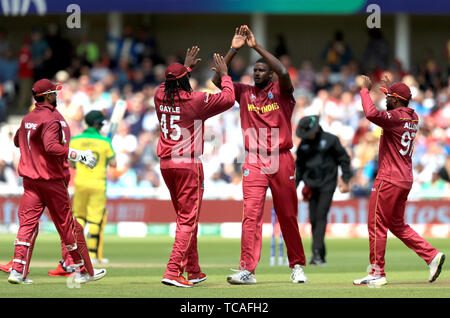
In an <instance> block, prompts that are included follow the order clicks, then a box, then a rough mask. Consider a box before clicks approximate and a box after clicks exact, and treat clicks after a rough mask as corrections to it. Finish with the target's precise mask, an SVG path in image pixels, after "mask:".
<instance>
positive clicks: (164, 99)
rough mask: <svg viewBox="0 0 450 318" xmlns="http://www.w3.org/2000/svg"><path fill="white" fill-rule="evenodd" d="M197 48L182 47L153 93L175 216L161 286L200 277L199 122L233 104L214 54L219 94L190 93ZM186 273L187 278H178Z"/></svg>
mask: <svg viewBox="0 0 450 318" xmlns="http://www.w3.org/2000/svg"><path fill="white" fill-rule="evenodd" d="M198 52H199V48H198V47H196V46H194V47H192V48H191V49H188V51H187V54H186V59H185V63H184V66H183V65H181V64H180V63H172V64H170V65H169V66H168V67H167V69H166V74H165V75H166V80H165V82H163V83H162V84H161V85H160V87H159V88H158V89H157V91H156V93H155V106H156V111H157V116H158V120H159V122H160V125H161V133H160V137H159V142H158V150H157V152H158V156H159V157H160V159H161V164H160V167H161V174H162V176H163V178H164V181H165V183H166V185H167V187H168V189H169V191H170V196H171V199H172V204H173V207H174V209H175V213H176V216H177V219H176V224H177V225H176V232H175V242H174V244H173V247H172V253H171V255H170V259H169V262H168V264H167V267H166V271H165V273H164V276H163V279H162V281H161V282H162V283H163V284H166V285H171V286H177V287H192V286H193V285H194V284H195V283H199V282H201V281H204V280H205V279H206V275H205V274H204V273H202V271H201V269H200V266H199V261H198V251H197V230H198V221H199V215H200V208H201V205H202V198H203V166H202V161H201V159H200V158H199V157H200V156H201V155H202V153H203V131H204V121H205V120H206V119H208V118H210V117H212V116H215V115H217V114H219V113H221V112H223V111H225V110H227V109H229V108H231V107H232V106H233V105H234V89H233V84H232V82H231V78H230V77H229V76H228V68H227V65H226V64H225V62H224V60H223V57H221V56H219V55H218V54H214V67H213V68H212V69H213V70H214V71H215V72H216V73H217V76H218V77H220V78H221V87H222V92H220V93H217V94H209V93H203V92H193V91H192V88H191V86H190V83H189V73H190V72H191V68H193V67H194V66H195V65H197V63H198V62H199V61H200V59H199V58H197V55H198ZM185 271H186V272H187V275H188V276H187V280H186V278H185V277H184V276H183V273H184V272H185Z"/></svg>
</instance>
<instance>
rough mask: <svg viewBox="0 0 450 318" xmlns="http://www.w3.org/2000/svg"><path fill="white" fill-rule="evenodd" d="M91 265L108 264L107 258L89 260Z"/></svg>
mask: <svg viewBox="0 0 450 318" xmlns="http://www.w3.org/2000/svg"><path fill="white" fill-rule="evenodd" d="M91 263H92V265H98V264H108V263H109V259H108V258H102V259H101V260H99V259H98V258H91Z"/></svg>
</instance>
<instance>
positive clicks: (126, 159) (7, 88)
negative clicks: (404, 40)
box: [0, 27, 450, 200]
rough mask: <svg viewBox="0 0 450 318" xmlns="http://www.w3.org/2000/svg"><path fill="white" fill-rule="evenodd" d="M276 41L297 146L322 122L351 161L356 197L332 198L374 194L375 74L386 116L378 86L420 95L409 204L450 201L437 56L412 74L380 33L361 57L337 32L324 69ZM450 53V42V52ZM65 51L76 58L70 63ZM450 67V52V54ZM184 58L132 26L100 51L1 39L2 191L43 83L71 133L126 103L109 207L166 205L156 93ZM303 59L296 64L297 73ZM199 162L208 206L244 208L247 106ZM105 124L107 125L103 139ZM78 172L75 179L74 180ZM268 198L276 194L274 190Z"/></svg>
mask: <svg viewBox="0 0 450 318" xmlns="http://www.w3.org/2000/svg"><path fill="white" fill-rule="evenodd" d="M285 43H286V42H285V40H284V39H283V36H282V35H278V37H277V44H276V47H275V48H274V49H273V50H272V51H273V52H274V53H275V54H276V55H277V56H278V57H279V58H280V60H281V61H282V63H283V64H284V65H285V67H286V68H287V69H288V70H289V73H290V75H291V79H292V82H293V85H294V87H295V91H294V95H295V98H296V106H295V109H294V114H293V116H292V131H293V139H294V148H293V149H292V152H293V154H294V155H295V150H296V147H297V145H298V144H299V142H300V140H299V139H298V138H297V137H296V136H295V129H296V127H297V124H298V121H299V120H300V118H302V117H303V116H306V115H319V116H320V124H321V126H322V128H323V129H324V130H325V131H329V132H331V133H333V134H335V135H337V136H338V137H339V138H340V139H341V142H342V144H343V145H344V146H345V148H346V149H347V151H348V153H349V155H350V156H351V158H352V162H351V163H352V169H353V175H354V177H353V178H352V180H351V186H352V191H351V193H350V194H348V195H347V194H346V195H344V194H340V193H339V191H336V194H335V199H347V198H350V197H367V196H368V195H369V194H370V190H371V185H372V183H373V181H374V177H375V175H376V172H377V155H378V141H379V137H380V134H381V130H380V129H379V128H378V127H376V126H374V125H373V124H371V123H370V122H369V121H368V120H366V119H365V117H364V114H363V110H362V106H361V102H360V100H359V90H358V87H357V86H356V84H355V77H356V76H357V75H358V74H366V75H369V76H371V77H372V79H373V82H374V88H373V89H372V92H371V95H372V98H373V100H374V102H375V105H376V107H377V108H378V109H380V110H384V109H385V105H386V102H385V96H384V94H383V93H382V92H381V91H380V90H379V89H378V87H380V85H381V83H382V82H381V79H383V78H384V77H385V76H387V78H389V80H390V81H403V82H404V83H406V84H407V85H408V86H409V87H410V88H411V92H412V100H411V102H410V105H409V107H412V108H413V109H414V110H415V111H416V112H417V114H418V115H419V118H420V132H419V134H418V136H417V137H416V141H415V150H414V155H413V168H414V177H415V183H414V186H413V189H412V191H411V193H410V199H442V198H447V199H448V198H450V179H449V175H450V74H449V69H445V68H443V67H439V66H438V64H437V62H436V60H435V58H434V57H433V52H431V51H428V52H424V59H423V61H422V62H421V63H420V64H419V65H417V66H415V67H413V68H412V70H411V71H410V72H407V71H405V70H403V68H402V66H401V63H399V62H398V61H396V60H395V59H393V58H392V55H391V48H390V44H389V43H388V42H387V41H386V40H385V39H384V38H383V35H382V33H381V31H380V30H379V29H372V30H371V31H370V32H369V36H368V38H367V47H366V49H365V50H364V52H363V54H362V56H354V54H353V53H352V51H351V48H350V46H349V44H347V43H346V41H345V37H344V34H343V33H342V32H340V31H337V32H336V33H335V34H334V36H333V38H332V39H331V41H329V43H326V44H324V50H323V52H321V56H322V63H321V64H320V66H317V65H313V63H312V62H311V61H308V60H302V61H293V56H295V54H294V52H290V51H289V49H288V48H287V47H286V44H285ZM443 45H444V46H445V45H447V48H448V47H450V40H449V43H444V44H443ZM68 52H72V53H71V54H68ZM446 54H447V56H446V58H447V60H448V61H449V65H450V56H449V54H450V52H448V51H446ZM183 58H184V56H175V55H174V56H167V57H161V56H160V55H159V54H158V46H157V42H156V41H155V39H154V38H153V37H152V35H151V34H150V33H149V31H148V30H146V29H145V28H142V29H140V30H139V31H138V32H137V34H135V32H134V30H133V29H132V28H131V27H126V28H125V29H124V31H123V35H122V36H121V37H114V36H112V35H108V37H107V48H106V49H105V50H103V48H100V47H99V46H98V45H97V44H96V43H95V42H93V41H90V40H89V38H88V37H87V36H82V37H81V39H80V42H79V43H77V44H76V45H75V44H73V43H70V42H69V41H68V40H66V39H64V38H63V37H62V36H61V35H60V33H59V32H58V29H57V27H50V28H49V30H48V31H47V32H44V30H41V29H39V28H34V29H33V30H32V32H31V36H30V37H29V38H26V39H25V40H24V42H23V45H22V46H21V48H20V50H19V52H13V50H12V48H11V45H9V44H8V41H7V40H6V31H4V30H0V125H1V126H2V127H1V133H0V143H1V145H2V147H0V188H1V189H2V193H6V192H14V191H17V190H14V189H20V186H21V179H20V178H19V176H18V175H17V163H18V158H19V155H20V154H19V153H18V150H17V149H16V148H15V147H14V145H13V143H12V138H13V135H14V132H15V129H16V128H17V124H18V123H15V124H16V126H14V124H12V123H11V121H10V120H9V118H8V117H11V116H9V115H10V114H16V115H23V114H24V113H25V112H27V111H28V110H29V109H30V107H31V106H32V104H33V101H32V98H31V94H30V93H31V87H32V84H33V82H34V81H35V80H37V79H39V78H42V77H46V78H49V79H52V80H54V81H56V82H58V83H61V84H63V89H62V91H60V93H59V94H58V110H59V111H60V112H61V114H62V115H63V116H64V117H65V119H66V120H67V122H68V123H69V125H70V127H71V132H72V135H73V136H75V135H77V134H79V133H81V132H82V131H83V130H84V128H85V123H84V120H83V119H84V115H85V114H86V113H87V112H89V111H90V110H94V109H95V110H101V111H103V112H104V113H105V115H107V116H108V117H109V116H110V115H111V113H112V111H113V109H114V106H115V105H116V103H117V102H118V101H119V100H124V101H125V102H126V104H127V111H126V114H125V116H124V119H123V120H122V121H121V122H120V124H119V127H118V129H117V133H116V134H115V136H114V137H113V139H112V145H113V147H114V150H115V152H116V157H117V167H116V168H108V175H107V189H108V190H107V195H108V197H110V198H118V197H133V198H161V199H169V193H168V190H167V189H166V188H165V186H164V182H162V178H161V175H160V171H159V159H158V157H157V155H156V148H157V143H158V138H159V134H160V127H159V123H158V119H157V116H156V111H155V104H154V102H153V96H154V93H155V90H156V88H157V87H158V85H159V84H160V83H161V82H162V81H164V72H165V68H166V66H167V65H168V64H170V63H172V62H174V61H180V62H183ZM297 62H298V64H297ZM203 64H204V66H203V67H200V68H199V69H197V70H194V71H193V72H192V75H191V79H190V80H191V86H192V88H193V89H194V90H196V91H208V92H210V93H215V92H217V91H218V90H217V89H216V88H215V86H214V85H213V84H212V83H211V81H210V78H211V77H212V75H213V73H212V71H211V70H210V69H209V68H208V63H203ZM229 73H230V75H231V77H232V79H233V81H236V82H242V83H249V84H251V83H252V66H251V65H250V66H247V65H246V64H245V61H244V59H243V58H242V56H240V55H237V56H236V57H235V58H234V60H233V62H232V64H231V65H230V69H229ZM204 129H205V131H204V132H205V147H204V154H203V162H204V170H205V171H204V173H205V195H204V198H205V199H214V198H215V199H236V200H240V199H242V189H241V181H242V180H241V173H242V172H241V165H242V163H243V161H244V156H245V153H244V149H243V143H242V139H243V138H242V131H241V128H240V119H239V105H238V104H236V105H235V106H234V107H233V108H232V109H231V110H229V111H227V112H225V113H223V114H220V115H218V116H215V117H213V118H210V119H208V120H207V121H206V122H205V128H204ZM107 131H108V125H106V126H104V133H105V134H106V132H107ZM73 172H74V171H73ZM269 195H270V193H269Z"/></svg>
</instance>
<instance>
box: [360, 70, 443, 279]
mask: <svg viewBox="0 0 450 318" xmlns="http://www.w3.org/2000/svg"><path fill="white" fill-rule="evenodd" d="M360 80H361V81H360V85H361V88H362V89H361V91H360V95H361V102H362V106H363V109H364V114H365V115H366V117H367V119H368V120H369V121H371V122H372V123H374V124H375V125H378V126H380V127H381V128H383V132H382V135H381V138H380V146H379V154H378V158H379V159H378V160H379V162H378V166H379V169H378V174H377V177H376V178H375V182H374V184H373V186H372V193H371V196H370V200H369V213H368V220H367V225H368V230H369V246H370V264H371V272H370V273H369V275H368V276H366V277H364V278H362V279H358V280H355V281H354V282H353V283H354V284H355V285H367V284H371V285H385V284H387V280H386V274H385V272H384V268H385V260H384V256H385V250H386V238H387V231H388V230H389V231H391V233H392V234H394V235H395V236H396V237H398V238H399V239H400V240H401V241H402V242H403V243H405V245H406V246H408V247H409V248H410V249H412V250H413V251H414V252H416V253H417V255H419V257H421V258H422V259H423V260H424V261H425V262H426V263H427V264H428V266H429V269H430V276H429V279H428V281H429V282H430V283H432V282H434V281H435V280H436V279H437V278H438V276H439V274H440V272H441V268H442V264H443V263H444V260H445V255H444V254H443V253H441V252H439V251H438V250H436V249H435V248H434V247H432V246H431V245H430V244H429V243H428V242H427V241H425V240H424V239H423V238H422V237H421V236H420V235H418V234H417V233H416V232H415V231H414V230H413V229H411V228H410V226H409V225H408V224H405V221H404V214H405V205H406V201H407V198H408V194H409V191H410V190H411V186H412V183H413V172H412V163H411V156H412V153H413V150H414V139H415V137H416V134H417V131H418V129H419V120H418V116H417V114H416V113H415V112H414V110H413V109H412V108H409V107H408V103H409V100H410V99H411V91H410V89H409V87H408V86H407V85H405V84H403V83H401V82H397V83H394V84H393V85H392V86H390V87H388V86H389V85H386V87H381V90H382V91H383V92H384V93H385V94H386V96H387V98H386V107H387V111H379V110H377V109H376V108H375V105H374V104H373V102H372V99H371V98H370V95H369V90H370V89H371V88H372V82H371V80H370V78H369V77H367V76H361V78H360ZM386 84H388V83H387V79H386Z"/></svg>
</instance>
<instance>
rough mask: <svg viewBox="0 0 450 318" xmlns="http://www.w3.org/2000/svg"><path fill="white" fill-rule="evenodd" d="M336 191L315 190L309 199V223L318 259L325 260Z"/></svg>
mask: <svg viewBox="0 0 450 318" xmlns="http://www.w3.org/2000/svg"><path fill="white" fill-rule="evenodd" d="M334 191H335V189H333V190H320V189H313V194H312V196H311V198H310V199H309V221H310V223H311V232H312V253H313V258H315V257H316V258H321V259H322V260H325V254H326V251H325V230H326V227H327V221H328V220H327V218H328V212H329V211H330V207H331V202H332V200H333V194H334Z"/></svg>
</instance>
